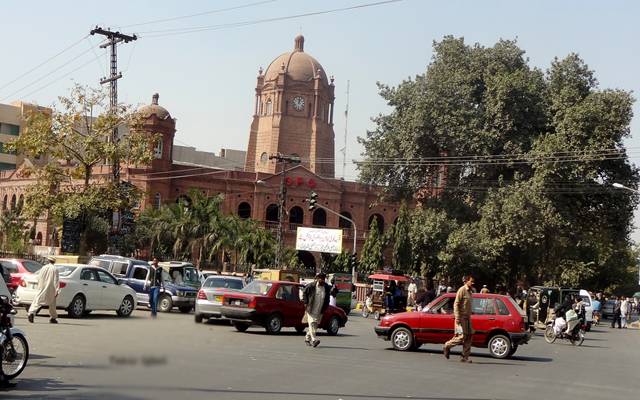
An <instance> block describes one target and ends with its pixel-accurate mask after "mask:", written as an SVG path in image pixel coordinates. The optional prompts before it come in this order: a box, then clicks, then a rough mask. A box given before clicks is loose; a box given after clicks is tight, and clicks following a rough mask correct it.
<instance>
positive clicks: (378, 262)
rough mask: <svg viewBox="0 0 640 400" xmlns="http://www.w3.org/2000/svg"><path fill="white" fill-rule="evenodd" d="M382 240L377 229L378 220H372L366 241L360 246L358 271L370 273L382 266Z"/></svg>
mask: <svg viewBox="0 0 640 400" xmlns="http://www.w3.org/2000/svg"><path fill="white" fill-rule="evenodd" d="M383 251H384V240H383V238H382V234H381V233H380V230H379V229H378V218H375V217H374V218H373V220H372V221H371V225H369V232H368V234H367V239H366V240H365V242H364V245H363V246H362V252H361V254H360V263H359V267H360V269H359V271H360V272H363V273H371V272H375V271H376V270H378V269H380V268H382V267H383V266H384V255H383V254H382V253H383Z"/></svg>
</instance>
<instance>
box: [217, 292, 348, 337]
mask: <svg viewBox="0 0 640 400" xmlns="http://www.w3.org/2000/svg"><path fill="white" fill-rule="evenodd" d="M302 287H303V286H302V285H301V284H299V283H293V282H288V281H260V280H255V281H252V282H251V283H249V284H248V285H247V286H245V287H244V289H242V290H240V291H235V292H227V293H225V294H224V296H223V298H222V307H220V313H221V314H222V317H223V318H226V319H229V320H230V321H231V322H232V324H233V326H234V327H235V328H236V330H238V331H239V332H244V331H246V330H247V329H248V328H249V327H250V326H252V325H258V326H262V327H264V328H265V329H266V331H267V333H272V334H274V333H278V332H280V330H281V329H282V328H283V327H292V328H295V329H296V331H298V332H299V333H302V332H303V331H304V329H305V327H306V324H304V323H302V317H303V316H304V311H305V306H304V303H303V302H302V293H301V292H300V291H301V289H302ZM346 323H347V314H345V312H344V311H343V310H342V309H340V308H338V307H334V306H329V307H327V309H326V310H325V312H324V314H323V316H322V320H321V321H320V324H319V325H318V328H319V329H326V331H327V333H328V334H329V335H337V334H338V330H339V329H340V328H341V327H343V326H345V324H346Z"/></svg>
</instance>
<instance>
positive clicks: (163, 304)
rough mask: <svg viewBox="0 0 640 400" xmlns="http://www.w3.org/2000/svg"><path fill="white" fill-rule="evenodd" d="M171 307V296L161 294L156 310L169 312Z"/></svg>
mask: <svg viewBox="0 0 640 400" xmlns="http://www.w3.org/2000/svg"><path fill="white" fill-rule="evenodd" d="M171 309H173V300H171V296H169V295H166V294H163V295H161V296H160V299H158V311H160V312H171Z"/></svg>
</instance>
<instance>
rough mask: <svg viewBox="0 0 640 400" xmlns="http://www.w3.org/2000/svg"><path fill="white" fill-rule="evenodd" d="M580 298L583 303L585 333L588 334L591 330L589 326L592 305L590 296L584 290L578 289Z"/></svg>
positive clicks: (591, 321) (591, 319)
mask: <svg viewBox="0 0 640 400" xmlns="http://www.w3.org/2000/svg"><path fill="white" fill-rule="evenodd" d="M580 297H582V302H583V303H584V310H585V313H586V319H587V321H586V322H587V332H589V331H590V330H591V324H593V305H592V303H591V300H592V299H591V295H590V294H589V292H587V291H586V290H584V289H580Z"/></svg>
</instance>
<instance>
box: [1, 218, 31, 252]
mask: <svg viewBox="0 0 640 400" xmlns="http://www.w3.org/2000/svg"><path fill="white" fill-rule="evenodd" d="M0 232H2V250H3V251H8V252H11V253H24V251H25V250H26V243H25V242H26V240H27V239H28V237H29V228H28V227H27V224H26V221H25V219H24V218H23V217H22V215H21V213H20V209H19V208H18V209H12V210H5V211H3V212H2V213H1V214H0Z"/></svg>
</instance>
